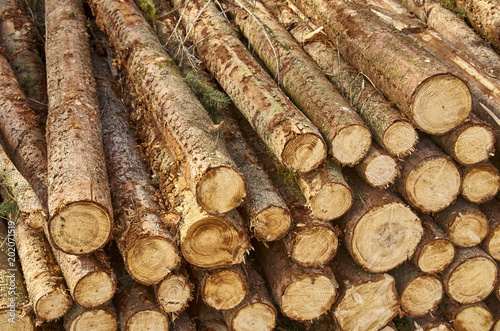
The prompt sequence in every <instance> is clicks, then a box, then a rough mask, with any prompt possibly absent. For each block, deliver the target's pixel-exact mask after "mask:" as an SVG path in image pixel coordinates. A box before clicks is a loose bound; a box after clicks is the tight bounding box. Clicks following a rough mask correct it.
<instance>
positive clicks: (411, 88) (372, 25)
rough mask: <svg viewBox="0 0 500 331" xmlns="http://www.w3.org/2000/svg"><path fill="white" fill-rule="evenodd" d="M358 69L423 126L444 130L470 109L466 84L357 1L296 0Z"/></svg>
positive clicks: (431, 131)
mask: <svg viewBox="0 0 500 331" xmlns="http://www.w3.org/2000/svg"><path fill="white" fill-rule="evenodd" d="M292 2H293V3H294V4H295V5H297V6H298V7H299V8H300V9H301V10H302V11H303V12H304V13H305V14H306V15H307V16H309V17H311V19H312V21H313V22H314V23H315V24H317V25H318V26H321V25H323V26H324V29H325V32H326V34H327V35H328V37H329V38H330V40H332V41H333V42H334V43H335V44H336V45H337V47H338V48H339V51H340V52H341V53H342V55H344V56H345V57H346V58H348V59H350V61H351V64H353V66H354V67H356V69H358V70H360V71H362V72H363V73H364V74H366V75H367V76H368V77H369V78H370V80H371V81H372V82H373V83H374V84H375V86H377V88H378V89H380V90H381V91H382V92H383V93H384V94H385V95H387V96H388V97H389V99H391V101H393V102H394V103H395V104H396V105H397V106H398V108H399V109H400V110H401V111H402V112H404V113H405V114H406V115H407V116H408V117H409V118H410V119H411V120H412V122H413V123H414V124H415V125H416V126H417V127H418V128H419V129H421V130H422V131H424V132H427V133H431V134H444V133H446V132H448V131H450V130H451V129H453V128H454V127H456V126H457V125H459V124H461V123H462V122H463V121H464V120H465V119H466V118H467V116H468V115H469V113H470V111H471V107H472V97H471V94H470V91H469V88H468V87H467V85H466V84H465V83H464V82H463V81H462V80H460V79H459V78H457V77H455V76H454V75H452V74H451V73H450V71H449V69H448V68H447V67H445V66H444V65H443V64H441V62H440V61H439V60H438V59H436V58H435V57H434V56H432V55H431V54H430V53H428V52H426V51H425V50H423V49H421V48H419V47H418V46H416V45H415V44H413V43H412V42H411V39H409V38H408V37H406V36H404V35H403V34H401V33H398V32H396V31H394V30H392V29H391V28H389V27H388V26H386V25H385V23H383V22H381V21H380V20H379V19H378V17H377V16H376V14H374V13H372V12H371V11H370V9H369V8H368V7H366V6H364V5H362V4H359V3H356V2H341V1H326V0H314V1H303V0H294V1H292Z"/></svg>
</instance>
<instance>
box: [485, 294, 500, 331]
mask: <svg viewBox="0 0 500 331" xmlns="http://www.w3.org/2000/svg"><path fill="white" fill-rule="evenodd" d="M484 304H485V305H486V306H487V307H488V310H489V311H490V312H491V314H492V316H493V327H492V328H491V330H492V331H499V330H500V301H499V300H498V298H497V297H496V295H490V296H489V297H487V298H486V299H485V300H484Z"/></svg>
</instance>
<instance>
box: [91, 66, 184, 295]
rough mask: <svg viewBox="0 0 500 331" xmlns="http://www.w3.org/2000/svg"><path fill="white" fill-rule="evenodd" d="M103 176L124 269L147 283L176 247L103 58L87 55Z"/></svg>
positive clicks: (176, 258) (163, 272) (162, 272)
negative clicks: (99, 125)
mask: <svg viewBox="0 0 500 331" xmlns="http://www.w3.org/2000/svg"><path fill="white" fill-rule="evenodd" d="M93 64H94V69H95V73H96V81H97V84H98V97H99V106H100V107H101V110H102V130H103V140H104V152H105V155H106V161H107V169H108V177H109V180H110V186H111V192H112V199H113V209H114V211H115V215H114V219H115V220H116V222H115V226H114V227H115V232H114V237H115V240H116V242H117V243H118V248H119V250H120V252H121V254H122V256H123V259H124V261H125V266H126V267H127V270H128V272H129V273H130V275H131V276H132V277H133V278H134V280H136V281H137V282H140V283H142V284H145V285H152V284H155V283H157V282H159V281H160V280H162V279H163V278H164V277H165V276H167V275H168V274H169V272H170V271H171V270H173V269H175V268H176V267H177V266H178V265H179V263H180V252H179V249H178V247H177V245H176V243H175V242H174V238H173V236H172V234H171V233H170V232H168V231H167V230H166V229H165V226H164V224H163V222H162V220H161V217H160V214H161V210H160V207H159V206H158V204H157V203H156V202H154V201H153V195H154V192H155V189H154V188H153V186H151V184H150V183H149V176H148V173H147V172H146V166H145V164H144V162H143V160H142V156H141V154H140V151H139V149H138V148H137V143H136V140H135V138H134V136H133V134H132V131H131V129H130V127H129V124H128V121H127V112H126V109H125V106H124V105H123V104H122V103H121V101H120V99H119V97H118V95H117V94H116V92H115V91H114V90H113V86H112V82H111V72H110V69H109V67H108V64H107V63H106V62H105V60H104V59H102V58H98V57H94V58H93Z"/></svg>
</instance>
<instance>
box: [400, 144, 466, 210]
mask: <svg viewBox="0 0 500 331" xmlns="http://www.w3.org/2000/svg"><path fill="white" fill-rule="evenodd" d="M402 165H403V166H402V169H401V177H400V178H398V179H397V180H396V183H395V188H396V189H397V190H398V191H399V193H401V195H402V196H403V198H404V199H405V200H406V202H408V203H409V204H410V205H411V206H412V207H414V208H417V209H419V210H421V211H423V212H424V213H436V212H438V211H441V210H443V209H445V208H446V207H448V206H449V205H450V204H451V203H452V202H453V201H455V199H456V198H457V195H458V194H459V193H460V185H461V176H460V171H459V170H458V168H457V166H456V165H455V163H454V162H453V161H452V160H451V159H450V158H449V157H448V156H446V155H445V154H444V153H443V152H442V151H441V150H440V149H439V148H438V147H437V146H436V145H435V144H434V143H433V142H432V140H430V139H422V140H421V141H420V142H419V143H418V144H417V145H416V147H415V152H414V153H413V154H412V155H410V156H408V157H406V158H405V159H404V162H403V164H402Z"/></svg>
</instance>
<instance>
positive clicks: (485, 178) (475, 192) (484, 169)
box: [460, 162, 500, 204]
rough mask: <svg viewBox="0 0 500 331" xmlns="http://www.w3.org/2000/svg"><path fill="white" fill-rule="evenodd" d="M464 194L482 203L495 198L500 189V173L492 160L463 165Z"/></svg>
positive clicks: (471, 199)
mask: <svg viewBox="0 0 500 331" xmlns="http://www.w3.org/2000/svg"><path fill="white" fill-rule="evenodd" d="M460 170H461V172H462V178H463V179H462V192H461V193H462V196H463V197H464V198H465V199H467V200H469V201H470V202H473V203H476V204H481V203H485V202H488V201H490V200H491V199H493V198H494V197H495V196H496V195H497V193H498V191H499V190H500V173H499V172H498V169H497V168H496V167H495V166H494V165H493V164H491V163H490V162H486V163H481V164H476V165H473V166H464V167H461V169H460Z"/></svg>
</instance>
